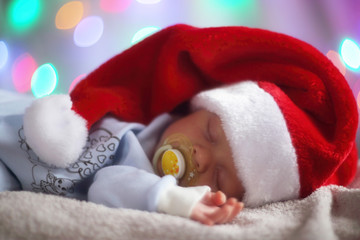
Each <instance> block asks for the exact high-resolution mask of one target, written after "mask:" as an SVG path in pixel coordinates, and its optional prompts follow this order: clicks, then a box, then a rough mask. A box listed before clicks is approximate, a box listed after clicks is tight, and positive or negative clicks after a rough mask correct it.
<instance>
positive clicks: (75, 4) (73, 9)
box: [55, 1, 84, 29]
mask: <svg viewBox="0 0 360 240" xmlns="http://www.w3.org/2000/svg"><path fill="white" fill-rule="evenodd" d="M83 14H84V6H83V4H82V2H79V1H72V2H68V3H66V4H64V5H63V6H62V7H61V8H60V9H59V11H58V12H57V14H56V17H55V26H56V27H57V28H58V29H71V28H73V27H75V26H76V25H77V24H78V23H79V22H80V20H81V18H82V17H83Z"/></svg>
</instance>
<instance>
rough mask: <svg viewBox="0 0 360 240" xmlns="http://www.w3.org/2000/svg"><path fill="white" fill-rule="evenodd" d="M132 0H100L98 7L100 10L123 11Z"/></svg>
mask: <svg viewBox="0 0 360 240" xmlns="http://www.w3.org/2000/svg"><path fill="white" fill-rule="evenodd" d="M131 1H132V0H101V1H100V7H101V9H102V10H104V11H106V12H110V13H120V12H124V11H125V10H126V9H127V8H128V7H129V6H130V3H131Z"/></svg>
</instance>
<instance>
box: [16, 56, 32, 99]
mask: <svg viewBox="0 0 360 240" xmlns="http://www.w3.org/2000/svg"><path fill="white" fill-rule="evenodd" d="M36 68H37V64H36V62H35V60H34V58H33V57H32V56H31V55H30V54H29V53H24V54H22V55H21V56H19V57H18V58H17V59H16V60H15V62H14V64H13V67H12V71H11V75H12V81H13V84H14V87H15V89H16V91H18V92H20V93H25V92H27V91H29V90H30V89H31V77H32V75H33V74H34V72H35V70H36Z"/></svg>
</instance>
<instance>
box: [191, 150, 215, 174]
mask: <svg viewBox="0 0 360 240" xmlns="http://www.w3.org/2000/svg"><path fill="white" fill-rule="evenodd" d="M193 161H194V164H195V167H196V170H197V171H198V172H199V173H203V172H205V171H206V170H207V169H208V167H209V165H210V162H211V156H210V153H209V151H208V150H206V149H205V148H203V147H201V146H198V145H195V146H194V149H193Z"/></svg>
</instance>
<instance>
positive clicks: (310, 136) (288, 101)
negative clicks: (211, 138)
mask: <svg viewBox="0 0 360 240" xmlns="http://www.w3.org/2000/svg"><path fill="white" fill-rule="evenodd" d="M249 79H250V80H252V82H244V81H246V80H249ZM236 82H244V84H243V85H242V86H243V87H241V89H242V88H244V89H247V88H249V91H250V92H252V91H253V92H252V93H251V94H252V95H253V96H252V97H251V98H249V99H248V100H247V101H250V102H252V101H255V100H254V98H255V99H257V98H258V97H259V98H261V99H262V97H260V95H261V96H262V95H264V96H267V97H265V98H264V99H262V100H261V101H262V102H260V103H259V104H258V105H262V104H263V102H264V104H265V102H266V104H270V100H269V103H268V100H267V99H268V98H272V102H273V104H275V105H278V107H279V109H278V110H277V111H276V112H277V113H276V114H275V113H273V112H272V110H271V111H270V110H267V115H272V114H274V115H276V116H274V117H273V118H268V116H267V115H265V116H266V117H264V116H262V115H261V114H260V113H258V112H255V113H253V115H252V116H251V117H250V116H249V117H248V118H249V119H247V118H246V117H245V116H244V118H243V119H245V120H248V122H252V121H254V122H253V123H254V124H255V125H254V126H253V127H255V126H257V124H262V125H266V126H267V127H268V128H271V127H273V126H274V124H276V125H279V126H278V127H279V128H281V129H280V130H279V133H277V135H275V136H268V135H272V134H273V132H270V130H269V131H267V132H263V133H262V135H261V134H258V133H257V132H256V131H255V130H254V132H251V129H250V130H246V131H245V130H244V131H245V132H247V134H248V137H251V138H254V140H252V141H253V142H254V144H255V145H253V146H251V149H254V148H255V149H258V152H259V154H260V152H261V151H265V150H267V153H268V154H267V155H265V157H267V159H260V158H261V156H262V155H255V156H254V157H257V158H259V159H260V160H259V161H261V160H262V161H263V162H262V164H264V167H269V168H270V167H272V169H271V170H270V171H268V172H267V177H269V176H271V175H272V176H274V177H276V176H277V175H283V174H284V173H283V171H282V170H281V169H278V168H277V167H274V166H275V165H273V163H274V162H275V160H276V159H275V158H274V157H272V156H271V155H272V154H274V156H275V154H276V156H281V157H282V160H279V161H280V162H281V161H285V160H286V157H287V156H288V157H289V163H287V165H286V166H287V167H289V166H290V167H291V169H293V170H292V173H291V174H292V176H289V178H286V176H284V178H283V179H282V181H281V179H280V180H277V181H275V182H274V184H273V186H272V188H271V189H270V190H269V191H268V193H267V194H266V195H265V194H264V197H265V198H266V199H264V200H259V202H262V201H265V202H267V201H268V200H278V199H286V198H292V197H296V196H301V197H304V196H306V195H308V194H309V193H311V192H312V191H313V190H314V189H316V188H318V187H320V186H323V185H327V184H342V185H346V184H348V183H349V182H350V181H351V180H352V178H353V176H354V174H355V171H356V163H357V152H356V147H355V142H354V141H355V135H356V129H357V121H358V118H357V117H358V115H357V106H356V103H355V100H354V97H353V95H352V92H351V90H350V88H349V86H348V84H347V82H346V80H345V79H344V77H343V76H342V74H341V73H340V72H339V71H338V69H337V68H336V67H335V66H334V65H333V64H332V63H331V62H330V61H329V60H328V59H327V58H326V57H325V56H324V55H323V54H321V53H320V52H319V51H317V50H316V49H315V48H313V47H312V46H310V45H309V44H306V43H304V42H302V41H300V40H297V39H295V38H292V37H290V36H286V35H283V34H279V33H274V32H270V31H266V30H260V29H251V28H246V27H216V28H202V29H201V28H195V27H191V26H187V25H175V26H172V27H168V28H166V29H164V30H162V31H159V32H158V33H156V34H154V35H152V36H150V37H148V38H147V39H145V40H143V41H142V42H140V43H138V44H136V45H134V46H132V47H131V48H129V49H128V50H126V51H124V52H123V53H121V54H119V55H117V56H115V57H113V58H112V59H110V60H109V61H107V62H105V63H104V64H103V65H101V66H100V67H99V68H98V69H96V70H95V71H93V72H92V73H91V74H89V75H88V76H87V77H86V78H85V79H84V80H83V81H81V82H80V83H79V84H78V85H77V86H76V87H75V89H74V90H73V91H72V92H71V94H70V96H68V95H56V96H49V97H45V98H42V99H38V100H37V101H36V102H35V103H34V104H33V105H32V106H31V107H30V108H29V109H28V110H27V112H26V115H25V119H24V133H25V136H26V140H27V142H28V144H29V146H30V147H31V148H33V150H34V151H35V152H36V153H37V154H38V156H39V157H40V159H41V160H42V161H45V162H47V163H50V164H53V165H55V166H60V167H64V166H67V165H68V164H71V163H72V162H74V161H76V160H77V158H78V157H79V155H80V154H81V152H82V146H83V145H84V144H85V142H86V138H87V131H88V129H90V128H91V126H92V125H93V124H94V123H95V122H96V121H98V120H100V119H101V118H102V117H104V116H105V115H106V114H112V115H114V116H116V117H118V118H119V119H121V120H124V121H136V122H141V123H145V124H146V123H148V122H149V121H151V120H152V119H153V118H154V117H156V116H157V115H159V114H161V113H163V112H169V111H172V110H173V109H174V108H175V107H176V106H178V105H179V104H181V103H183V102H185V101H188V100H190V99H191V98H192V97H193V96H195V95H196V94H197V93H199V92H200V91H203V90H207V89H210V88H215V87H218V86H222V85H224V84H231V83H236ZM241 89H240V90H239V91H241V92H244V91H245V92H247V91H248V90H241ZM254 89H256V90H254ZM236 95H238V94H236ZM244 101H245V100H244ZM50 102H52V103H50ZM273 104H272V105H273ZM244 108H245V107H244ZM274 109H275V107H274ZM254 111H255V109H254ZM257 111H260V112H263V111H264V107H262V108H259V109H257ZM278 115H279V116H282V118H283V119H282V120H281V121H280V120H278ZM223 116H225V113H224V115H223ZM257 117H258V118H261V119H262V120H263V122H262V123H261V121H260V122H259V119H257ZM255 120H256V121H255ZM280 122H282V123H280ZM224 125H225V124H224ZM233 126H234V125H231V126H230V125H229V126H228V127H229V129H230V127H233ZM249 126H251V125H249ZM240 128H242V129H244V128H245V127H244V126H242V127H241V125H240ZM262 129H263V130H264V131H265V129H266V128H264V126H263V128H262ZM227 131H230V130H227ZM276 131H277V130H276ZM280 131H282V132H281V133H280ZM286 132H287V133H286ZM279 135H281V137H282V138H283V139H282V140H281V141H284V144H285V145H282V144H277V145H276V141H279V140H278V138H277V137H280V136H279ZM265 137H267V139H268V140H267V141H265V140H264V139H259V138H265ZM239 138H241V136H239ZM288 138H290V140H289V139H288ZM257 140H258V142H257ZM285 140H286V141H285ZM288 140H289V141H288ZM252 141H250V140H249V141H248V142H247V144H248V145H251V142H252ZM285 142H286V143H285ZM265 143H268V144H272V145H271V146H269V145H267V144H265ZM234 144H236V143H234ZM288 145H289V146H288ZM291 146H292V147H291ZM289 147H290V148H289ZM233 148H235V145H233ZM247 148H249V149H250V146H249V147H247ZM276 148H279V149H277V151H276V152H274V153H273V152H272V151H273V150H275V149H276ZM270 149H271V150H270ZM246 151H247V150H244V154H247V153H246ZM250 151H251V150H249V152H250ZM253 152H255V151H253ZM235 154H238V153H235V152H234V156H235ZM241 154H242V153H240V154H239V156H243V155H241ZM251 156H252V155H251V154H248V155H247V158H246V159H244V160H239V161H236V162H237V166H238V168H239V175H241V177H244V176H245V175H247V174H249V175H250V173H246V172H245V171H247V170H241V169H245V167H244V166H243V165H242V161H249V162H251V161H252V160H251V159H248V157H251ZM294 156H295V157H294ZM254 161H255V160H254ZM267 161H271V163H267ZM249 164H250V163H249ZM256 164H258V163H256ZM252 169H255V170H256V167H255V166H254V167H253V168H252ZM296 170H297V171H298V172H296ZM241 171H244V172H241ZM249 171H252V170H250V167H249ZM284 175H285V174H284ZM261 177H262V176H261V175H260V174H259V176H258V179H260V178H261ZM289 179H291V183H290V181H288V180H289ZM255 180H256V179H255ZM246 181H252V179H251V177H250V178H249V180H246ZM246 181H245V180H244V182H246ZM249 184H250V183H249ZM276 184H278V188H276V187H275V185H276ZM295 185H297V187H296V186H295ZM264 188H266V186H265V187H263V188H262V189H264ZM247 190H248V192H250V191H251V190H250V189H247ZM273 191H278V192H279V193H278V194H277V193H273ZM281 194H284V196H283V197H281V196H280V195H281ZM247 198H249V199H252V197H251V196H250V195H247ZM268 198H269V199H268ZM270 198H274V199H270ZM254 199H256V198H254Z"/></svg>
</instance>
